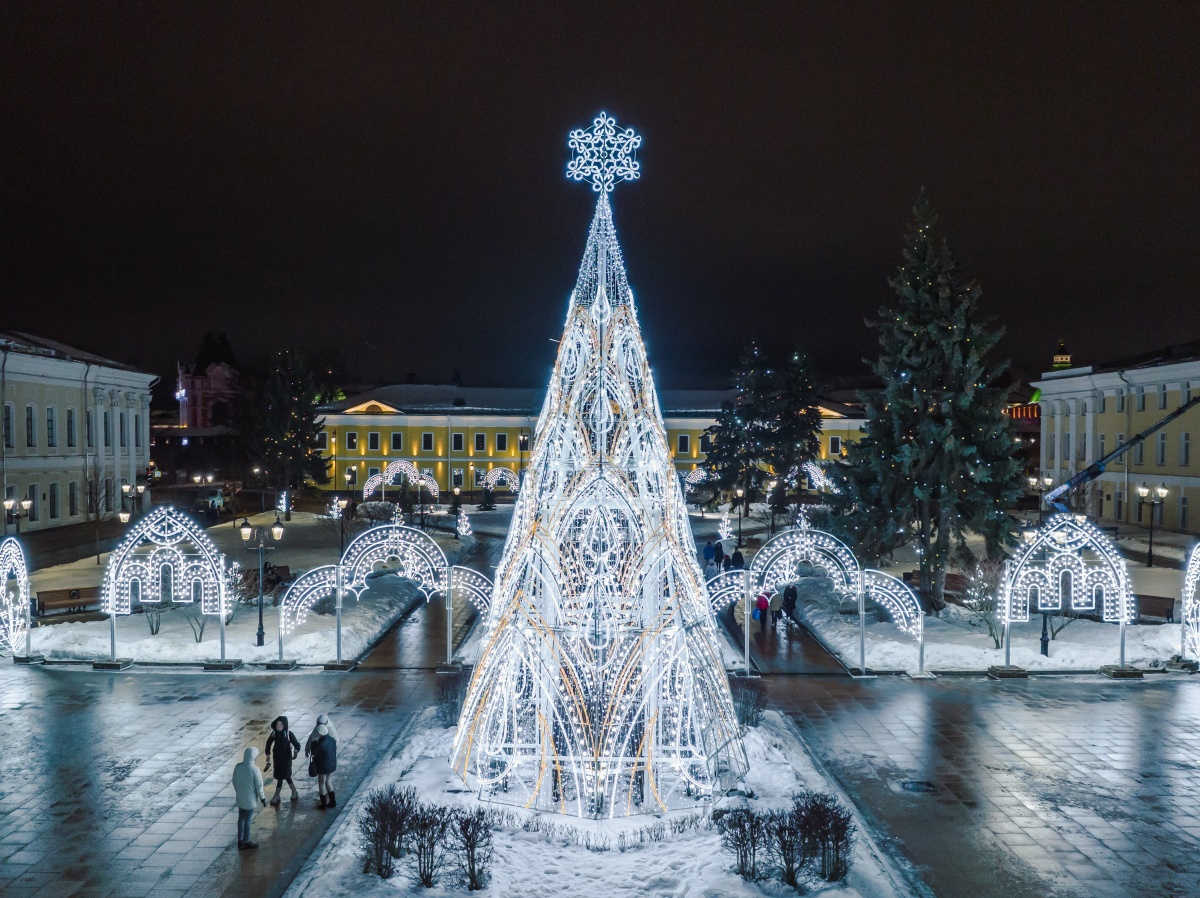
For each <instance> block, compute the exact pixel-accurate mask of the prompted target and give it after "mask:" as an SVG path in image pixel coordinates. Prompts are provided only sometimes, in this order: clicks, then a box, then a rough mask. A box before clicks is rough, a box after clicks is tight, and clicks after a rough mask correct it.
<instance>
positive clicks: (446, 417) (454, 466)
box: [321, 384, 862, 492]
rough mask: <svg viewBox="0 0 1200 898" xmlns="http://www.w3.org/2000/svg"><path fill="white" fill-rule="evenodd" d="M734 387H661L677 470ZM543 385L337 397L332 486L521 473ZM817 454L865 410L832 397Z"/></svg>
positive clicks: (854, 434)
mask: <svg viewBox="0 0 1200 898" xmlns="http://www.w3.org/2000/svg"><path fill="white" fill-rule="evenodd" d="M733 395H734V394H733V391H729V390H663V391H662V392H661V393H660V394H659V397H660V401H661V402H662V406H663V423H664V424H665V425H666V428H667V439H668V442H669V445H670V448H671V454H672V455H673V456H674V458H675V466H676V468H677V469H678V470H679V472H680V473H681V474H686V473H687V472H689V471H691V470H693V469H694V468H696V467H698V466H699V465H701V464H702V463H703V462H704V460H705V457H706V454H707V451H708V438H707V437H705V436H704V431H705V430H706V429H707V428H708V427H709V426H711V425H712V424H713V423H714V422H715V421H716V417H717V413H718V412H719V411H720V408H721V403H722V402H726V401H730V400H731V399H732V398H733ZM544 396H545V390H544V389H509V388H500V387H457V386H453V385H441V384H396V385H394V386H386V387H378V388H376V389H374V390H370V391H368V392H366V393H362V394H360V395H358V396H354V397H351V398H350V399H346V400H343V401H341V402H337V403H333V404H332V405H330V406H327V407H326V408H325V409H324V410H323V414H324V419H325V430H324V433H323V445H322V447H321V448H322V450H323V451H324V452H325V453H326V455H327V456H328V457H329V460H330V462H329V464H330V468H329V474H330V479H329V483H327V484H326V485H325V487H324V489H326V490H345V489H346V485H347V479H346V476H345V475H346V474H347V472H348V473H349V474H350V478H349V481H348V482H349V484H350V486H351V487H354V488H357V489H361V488H362V486H363V484H365V483H366V482H367V480H368V479H369V478H370V477H372V476H374V475H376V474H382V473H384V472H385V471H386V469H387V466H388V465H389V464H391V463H392V462H396V461H406V462H410V463H411V464H413V465H414V466H415V467H416V468H417V469H418V470H420V471H421V472H422V473H428V474H431V475H432V476H433V478H434V480H435V481H436V482H437V484H438V489H439V490H440V491H445V490H447V489H450V488H452V487H455V486H458V487H461V488H462V490H463V491H464V492H468V491H470V490H472V489H476V490H477V489H481V488H482V486H483V480H484V478H485V477H486V476H487V473H488V471H490V470H492V469H493V468H496V467H505V468H508V469H509V470H511V471H512V472H513V473H515V474H517V475H518V476H519V475H520V473H521V471H522V470H523V469H524V467H525V465H526V464H527V463H528V462H529V450H530V449H531V448H532V441H533V434H534V430H535V428H536V425H537V416H538V413H539V412H540V411H541V408H542V400H543V398H544ZM821 417H822V420H823V422H824V430H823V433H822V437H821V457H822V458H823V459H824V458H831V457H836V456H838V455H840V454H841V452H842V448H843V446H844V445H845V444H846V443H847V442H850V441H853V440H856V439H857V438H858V434H859V431H860V429H861V426H862V413H861V411H860V410H859V409H856V408H854V407H852V406H847V405H842V404H840V403H836V402H822V403H821Z"/></svg>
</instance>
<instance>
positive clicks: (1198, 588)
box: [1180, 544, 1200, 658]
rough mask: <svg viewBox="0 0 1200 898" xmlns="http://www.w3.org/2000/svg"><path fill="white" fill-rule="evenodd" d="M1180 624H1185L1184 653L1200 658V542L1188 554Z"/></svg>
mask: <svg viewBox="0 0 1200 898" xmlns="http://www.w3.org/2000/svg"><path fill="white" fill-rule="evenodd" d="M1180 624H1182V626H1183V650H1184V654H1185V655H1190V656H1191V657H1192V658H1200V544H1197V545H1195V546H1193V547H1192V552H1191V554H1190V555H1189V556H1188V563H1187V573H1186V574H1184V577H1183V614H1182V616H1181V618H1180Z"/></svg>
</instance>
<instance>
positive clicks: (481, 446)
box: [475, 433, 487, 452]
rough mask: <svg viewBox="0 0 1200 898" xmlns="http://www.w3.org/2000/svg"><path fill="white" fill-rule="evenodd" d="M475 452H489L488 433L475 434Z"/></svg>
mask: <svg viewBox="0 0 1200 898" xmlns="http://www.w3.org/2000/svg"><path fill="white" fill-rule="evenodd" d="M475 451H476V452H487V434H486V433H477V434H475Z"/></svg>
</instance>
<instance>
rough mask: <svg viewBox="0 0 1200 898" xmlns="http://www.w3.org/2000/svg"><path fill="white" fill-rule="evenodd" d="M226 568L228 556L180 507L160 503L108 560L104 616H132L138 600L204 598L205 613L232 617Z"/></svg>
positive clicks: (105, 573) (154, 602)
mask: <svg viewBox="0 0 1200 898" xmlns="http://www.w3.org/2000/svg"><path fill="white" fill-rule="evenodd" d="M224 570H225V556H224V555H223V554H221V552H219V551H218V550H217V547H216V546H215V545H214V544H213V541H212V540H211V539H209V538H208V534H207V533H205V532H204V529H203V528H202V527H201V526H200V525H199V524H197V523H196V522H195V521H194V520H192V519H191V518H190V517H188V516H187V515H185V514H183V513H182V512H180V511H177V510H176V509H175V508H173V507H171V506H169V505H160V506H159V507H157V508H155V509H153V510H152V511H150V512H149V513H148V514H147V515H146V516H145V517H143V518H141V519H140V520H139V521H138V522H137V523H136V524H135V525H134V526H133V528H132V529H131V530H130V531H129V533H128V535H127V536H126V537H125V539H124V540H123V541H122V542H121V544H120V545H119V546H118V547H117V548H116V549H115V550H114V551H113V553H112V555H110V556H109V559H108V566H107V567H106V568H105V570H104V582H103V584H102V586H101V608H102V610H103V611H104V613H105V614H129V613H130V612H131V611H132V606H133V602H134V600H135V599H136V600H137V601H138V602H139V603H140V604H143V605H155V604H160V603H162V602H165V601H171V602H175V603H189V602H194V601H196V600H197V599H199V601H200V610H201V613H203V614H221V613H228V608H222V607H221V604H222V596H224V595H225V590H223V589H222V588H221V578H222V577H223V576H224ZM225 604H226V605H228V601H226V602H225Z"/></svg>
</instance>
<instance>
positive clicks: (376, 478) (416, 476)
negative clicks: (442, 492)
mask: <svg viewBox="0 0 1200 898" xmlns="http://www.w3.org/2000/svg"><path fill="white" fill-rule="evenodd" d="M422 476H424V475H422V474H421V472H420V471H418V470H417V466H416V465H414V464H413V463H412V462H410V461H404V460H402V459H401V460H399V461H394V462H392V463H391V464H389V465H388V466H387V467H386V468H384V469H383V473H382V474H372V475H371V476H370V477H368V478H367V481H366V483H364V484H363V501H364V502H366V501H368V500H369V499H370V498H371V496H372V495H374V493H375V490H377V489H379V488H380V487H385V486H391V485H392V484H393V483H395V482H396V478H397V477H404V478H407V479H408V482H409V483H416V482H417V481H418V480H420V479H421V477H422ZM427 488H428V487H427ZM433 492H434V495H435V496H436V495H437V482H436V481H435V482H434V490H433Z"/></svg>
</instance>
